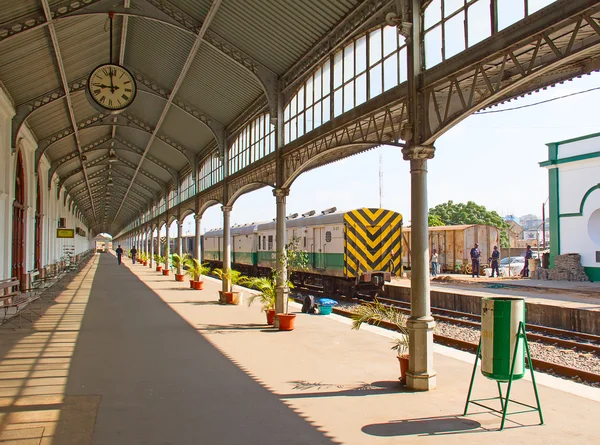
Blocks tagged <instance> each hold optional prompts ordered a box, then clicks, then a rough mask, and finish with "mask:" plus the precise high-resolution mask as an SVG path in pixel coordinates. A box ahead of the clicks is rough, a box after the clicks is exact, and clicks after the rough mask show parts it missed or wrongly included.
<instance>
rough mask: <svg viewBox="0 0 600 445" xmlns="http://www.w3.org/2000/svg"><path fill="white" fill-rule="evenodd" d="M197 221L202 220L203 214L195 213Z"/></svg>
mask: <svg viewBox="0 0 600 445" xmlns="http://www.w3.org/2000/svg"><path fill="white" fill-rule="evenodd" d="M194 219H195V220H196V221H202V215H194Z"/></svg>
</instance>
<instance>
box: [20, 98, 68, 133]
mask: <svg viewBox="0 0 600 445" xmlns="http://www.w3.org/2000/svg"><path fill="white" fill-rule="evenodd" d="M27 123H28V124H29V126H30V127H31V129H32V130H33V132H34V134H35V137H36V138H37V139H38V141H41V140H42V139H45V138H47V137H48V136H50V135H52V134H54V133H56V132H57V131H60V130H62V129H64V128H68V127H69V126H70V125H71V121H70V120H69V111H68V109H67V102H66V100H65V99H60V100H57V101H55V102H51V103H49V104H48V105H45V106H44V107H42V108H40V109H39V110H38V111H36V112H34V113H32V114H31V116H29V118H28V119H27Z"/></svg>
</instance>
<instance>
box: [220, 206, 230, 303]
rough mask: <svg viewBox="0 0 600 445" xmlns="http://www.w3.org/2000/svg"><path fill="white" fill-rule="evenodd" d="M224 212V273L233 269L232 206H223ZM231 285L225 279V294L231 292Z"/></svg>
mask: <svg viewBox="0 0 600 445" xmlns="http://www.w3.org/2000/svg"><path fill="white" fill-rule="evenodd" d="M221 210H222V211H223V272H227V271H228V270H229V269H231V227H230V223H229V217H230V215H231V206H222V207H221ZM230 285H231V283H230V280H228V279H223V292H229V287H230Z"/></svg>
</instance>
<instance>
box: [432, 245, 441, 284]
mask: <svg viewBox="0 0 600 445" xmlns="http://www.w3.org/2000/svg"><path fill="white" fill-rule="evenodd" d="M439 259H440V257H439V255H438V253H437V250H435V249H433V252H432V253H431V276H432V277H434V278H435V277H437V274H438V266H439V264H440V263H439Z"/></svg>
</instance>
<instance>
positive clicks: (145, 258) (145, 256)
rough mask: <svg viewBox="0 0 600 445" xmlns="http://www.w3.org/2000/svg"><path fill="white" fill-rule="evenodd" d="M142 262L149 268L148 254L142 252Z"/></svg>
mask: <svg viewBox="0 0 600 445" xmlns="http://www.w3.org/2000/svg"><path fill="white" fill-rule="evenodd" d="M140 262H141V263H142V264H143V265H144V266H147V265H148V254H147V253H146V252H142V253H141V254H140Z"/></svg>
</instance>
